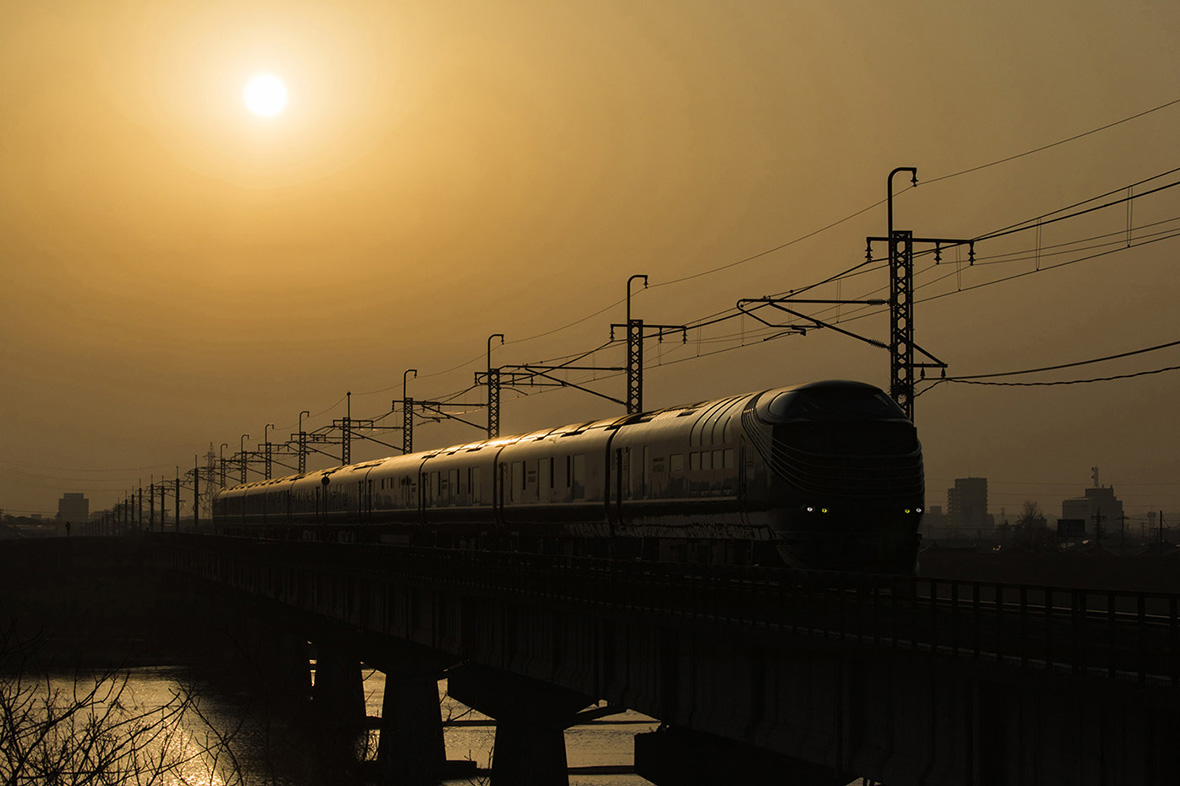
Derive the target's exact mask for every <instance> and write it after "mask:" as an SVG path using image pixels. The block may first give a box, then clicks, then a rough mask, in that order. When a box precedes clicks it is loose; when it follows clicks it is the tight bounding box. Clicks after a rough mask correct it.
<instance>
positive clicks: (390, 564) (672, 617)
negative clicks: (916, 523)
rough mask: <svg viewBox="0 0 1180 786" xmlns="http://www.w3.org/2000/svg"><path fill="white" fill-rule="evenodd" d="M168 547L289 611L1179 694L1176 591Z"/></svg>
mask: <svg viewBox="0 0 1180 786" xmlns="http://www.w3.org/2000/svg"><path fill="white" fill-rule="evenodd" d="M154 537H155V538H156V543H157V549H158V553H159V554H160V558H161V559H162V560H164V561H165V563H166V564H169V565H171V566H173V567H175V568H177V569H180V570H185V571H186V572H190V573H196V574H199V575H203V576H205V577H206V578H210V579H213V580H216V581H219V582H221V583H225V584H229V585H232V586H236V587H238V588H240V589H243V590H246V591H251V592H262V593H264V594H268V595H270V596H272V597H276V599H284V600H285V601H286V602H303V601H300V600H299V599H300V598H302V597H303V595H306V594H307V593H309V592H311V590H310V589H308V587H307V582H306V581H300V580H298V579H297V578H296V577H299V576H302V577H304V578H307V577H315V578H316V579H317V580H326V579H331V580H332V581H330V582H328V583H329V584H331V585H332V586H333V587H336V586H341V585H342V584H344V585H348V586H349V587H352V589H349V590H348V591H349V592H354V593H355V591H356V586H357V585H358V583H359V582H367V583H368V584H367V585H366V586H368V585H376V584H381V585H397V586H404V587H414V588H426V589H433V590H436V591H441V592H446V593H450V594H451V595H453V596H456V597H458V598H459V600H460V602H462V599H463V598H501V599H503V600H506V601H514V602H519V603H529V604H538V603H545V604H548V605H551V606H553V607H555V608H562V607H569V608H573V607H579V608H582V609H583V610H589V611H590V612H591V613H593V614H597V615H600V616H603V617H604V618H611V619H614V620H623V621H625V620H639V621H651V622H652V623H653V624H692V625H697V626H709V625H712V626H718V627H719V628H722V629H729V630H734V629H737V630H740V631H741V632H742V634H743V635H746V636H761V637H765V638H766V639H767V640H768V641H773V640H776V639H778V640H781V639H783V638H784V637H798V636H805V637H809V638H812V639H822V640H824V641H827V642H830V643H831V644H832V645H833V646H842V647H843V646H854V647H871V648H888V649H908V650H912V651H916V652H922V653H927V654H929V655H931V656H935V657H941V658H958V659H968V658H969V659H973V660H977V661H988V662H994V663H1000V664H1005V665H1009V666H1020V667H1023V668H1026V669H1041V670H1046V671H1049V672H1064V673H1072V674H1074V675H1089V676H1099V677H1106V678H1111V679H1120V680H1135V681H1138V682H1140V683H1150V684H1152V685H1153V686H1165V687H1170V688H1171V689H1172V690H1180V620H1178V614H1177V612H1178V605H1180V603H1178V601H1180V595H1174V594H1161V593H1141V592H1112V591H1105V590H1103V591H1096V590H1086V589H1080V588H1063V587H1050V586H1034V585H1019V584H1001V583H994V582H974V581H952V580H944V579H930V578H917V579H898V578H896V577H877V576H849V575H847V574H839V575H827V576H824V575H816V574H811V575H808V576H800V575H799V574H798V573H793V572H791V571H787V570H783V569H777V568H765V567H738V566H715V565H682V564H664V563H650V562H640V561H621V560H605V559H596V558H585V557H571V556H552V555H538V554H531V553H509V552H481V551H475V550H448V549H423V548H409V547H399V546H372V545H357V544H335V543H302V542H283V541H269V542H268V541H250V540H243V539H234V538H215V537H209V536H194V535H165V536H154ZM349 582H352V583H351V584H349ZM300 593H303V595H301V594H300ZM279 596H282V598H279ZM307 602H308V603H310V601H307ZM328 605H329V606H330V605H331V604H328Z"/></svg>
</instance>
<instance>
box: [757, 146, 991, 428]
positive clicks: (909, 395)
mask: <svg viewBox="0 0 1180 786" xmlns="http://www.w3.org/2000/svg"><path fill="white" fill-rule="evenodd" d="M899 172H909V173H910V175H911V178H912V182H913V184H914V185H915V186H916V185H917V184H918V170H917V169H915V168H914V167H898V168H896V169H894V170H893V171H892V172H890V173H889V180H888V196H889V198H888V200H887V201H888V203H889V215H888V226H889V233H888V235H886V236H885V237H869V238H866V241H867V248H866V250H865V259H866V262H872V261H873V243H874V241H876V242H881V241H884V242H886V243H888V246H889V299H888V300H876V299H868V300H841V299H835V300H810V299H801V298H796V297H793V296H790V297H782V298H774V297H762V298H743V299H742V300H739V301H738V303H737V307H738V309H739V310H740V311H741V312H742V313H743V314H746V315H748V316H751V317H753V318H754V319H756V320H758V321H759V322H761V323H762V324H764V325H766V326H767V327H774V328H782V329H784V330H786V331H788V332H794V333H799V334H803V335H805V334H806V333H807V331H808V330H814V329H816V328H828V329H830V330H834V331H835V332H837V333H840V334H841V335H844V336H848V337H849V338H855V339H856V340H858V341H863V342H865V343H866V344H870V345H872V346H874V347H879V348H881V349H886V350H888V351H889V395H890V396H891V397H892V398H893V400H894V401H896V402H897V404H898V405H899V406H900V407H901V408H902V410H903V411H904V412H905V414H906V417H908V418H909V419H910V420H911V421H913V419H914V383H915V379H914V369H923V371H922V374H923V375H924V374H925V369H927V368H941V369H945V368H946V363H943V362H942V361H941V360H939V359H938V358H936V357H934V356H933V355H931V354H930V353H929V352H927V351H926V350H924V349H922V348H921V347H920V346H918V345H917V344H915V343H914V244H915V243H932V244H934V262H935V264H938V263H939V262H940V261H941V259H942V251H943V247H944V246H962V245H966V246H967V247H968V249H969V250H968V259H969V260H970V262H971V263H974V261H975V241H973V240H953V239H949V238H916V237H914V235H913V233H912V232H910V231H908V230H895V229H894V228H893V178H894V176H895V175H897V173H899ZM806 289H811V287H807V288H806ZM798 291H800V292H802V291H806V290H805V289H804V290H798ZM785 303H789V304H792V305H794V304H800V303H807V304H824V305H842V304H847V305H862V306H883V305H888V306H889V343H888V344H886V343H884V342H882V341H877V340H876V339H872V338H868V337H866V336H861V335H858V334H856V333H853V332H852V331H850V330H844V329H843V328H840V327H837V326H836V325H834V324H832V323H830V322H824V321H823V320H820V319H816V318H815V317H812V316H808V315H807V314H803V313H800V312H799V311H794V310H792V309H790V308H787V307H786V306H785V305H783V304H785ZM750 304H753V305H754V308H753V309H751V310H747V309H746V306H747V305H750ZM763 306H771V307H773V308H775V309H777V310H779V311H783V312H786V313H787V314H790V315H791V316H792V317H795V318H796V319H799V320H804V322H802V323H800V322H794V323H788V324H776V323H773V322H770V321H767V320H766V319H763V318H762V317H761V316H759V315H758V314H757V313H756V310H757V309H760V308H762V307H763ZM915 350H917V351H918V352H921V353H922V354H923V355H924V356H925V357H926V358H927V360H926V361H922V362H916V361H915V360H914V351H915Z"/></svg>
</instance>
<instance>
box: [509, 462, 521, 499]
mask: <svg viewBox="0 0 1180 786" xmlns="http://www.w3.org/2000/svg"><path fill="white" fill-rule="evenodd" d="M523 488H524V462H523V461H514V462H512V482H511V484H510V489H509V493H510V495H511V496H510V497H509V499H510V500H511V501H512V502H516V500H517V499H519V498H520V492H519V490H520V489H523Z"/></svg>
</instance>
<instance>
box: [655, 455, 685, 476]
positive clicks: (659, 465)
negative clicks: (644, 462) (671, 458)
mask: <svg viewBox="0 0 1180 786" xmlns="http://www.w3.org/2000/svg"><path fill="white" fill-rule="evenodd" d="M665 464H666V461H665V459H664V457H663V456H656V457H655V458H653V459H652V460H651V471H652V473H653V474H655V475H661V474H663V472H664V470H665V469H666V467H665ZM681 469H683V467H682V468H681Z"/></svg>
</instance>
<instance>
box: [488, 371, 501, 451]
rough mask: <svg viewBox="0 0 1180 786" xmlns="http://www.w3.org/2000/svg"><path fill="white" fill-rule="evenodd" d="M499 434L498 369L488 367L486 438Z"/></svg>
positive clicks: (492, 437)
mask: <svg viewBox="0 0 1180 786" xmlns="http://www.w3.org/2000/svg"><path fill="white" fill-rule="evenodd" d="M498 436H500V369H498V368H489V369H488V439H495V438H496V437H498Z"/></svg>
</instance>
